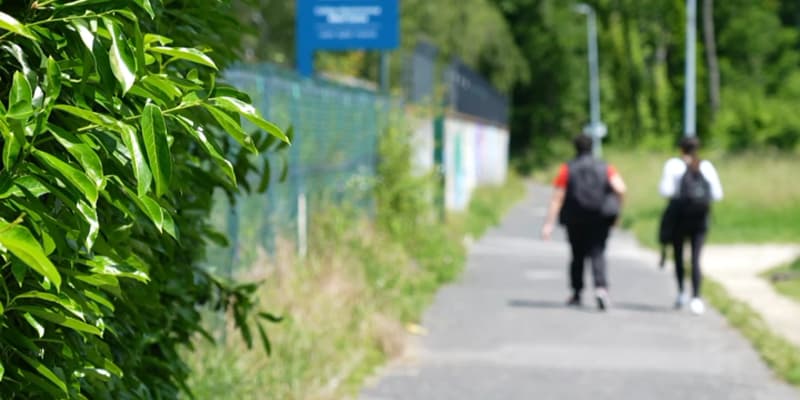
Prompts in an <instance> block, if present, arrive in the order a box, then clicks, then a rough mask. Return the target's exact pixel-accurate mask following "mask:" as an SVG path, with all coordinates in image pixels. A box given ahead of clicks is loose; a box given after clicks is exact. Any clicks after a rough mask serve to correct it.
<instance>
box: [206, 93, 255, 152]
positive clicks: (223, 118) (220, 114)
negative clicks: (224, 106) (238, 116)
mask: <svg viewBox="0 0 800 400" xmlns="http://www.w3.org/2000/svg"><path fill="white" fill-rule="evenodd" d="M204 106H205V109H206V110H208V112H209V113H211V116H213V117H214V119H215V120H217V122H218V123H219V125H220V126H221V127H222V129H223V130H225V132H227V133H228V134H229V135H231V137H233V138H234V139H236V141H237V142H239V144H241V145H242V147H244V148H245V149H247V150H249V151H250V152H252V153H257V152H258V149H256V146H255V145H254V144H253V139H252V138H251V137H250V136H249V135H248V134H247V133H245V131H244V129H242V125H241V124H240V123H239V121H236V120H234V119H233V118H231V116H230V115H228V114H226V113H225V112H224V111H222V110H220V109H218V108H216V107H214V106H212V105H209V104H204Z"/></svg>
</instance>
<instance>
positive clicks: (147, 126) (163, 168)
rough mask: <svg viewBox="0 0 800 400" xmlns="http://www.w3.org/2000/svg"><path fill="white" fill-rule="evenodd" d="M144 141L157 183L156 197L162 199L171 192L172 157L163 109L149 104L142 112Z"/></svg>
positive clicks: (151, 169)
mask: <svg viewBox="0 0 800 400" xmlns="http://www.w3.org/2000/svg"><path fill="white" fill-rule="evenodd" d="M142 139H143V140H144V147H145V149H146V150H147V160H148V161H149V166H150V171H151V172H152V173H153V178H154V180H155V183H156V196H158V197H161V196H163V195H164V194H166V193H167V192H168V191H169V181H170V179H171V177H172V155H171V154H170V151H169V145H168V144H167V126H166V124H165V123H164V116H163V115H162V114H161V109H160V108H158V106H155V105H153V104H148V105H146V106H145V107H144V111H143V112H142Z"/></svg>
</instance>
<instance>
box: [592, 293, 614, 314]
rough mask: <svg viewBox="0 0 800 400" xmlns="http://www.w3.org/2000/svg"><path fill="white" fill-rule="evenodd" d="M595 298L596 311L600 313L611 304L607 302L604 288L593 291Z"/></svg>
mask: <svg viewBox="0 0 800 400" xmlns="http://www.w3.org/2000/svg"><path fill="white" fill-rule="evenodd" d="M595 298H596V299H597V309H598V310H600V311H606V310H607V309H608V307H610V306H611V302H610V301H609V300H608V291H607V290H606V289H604V288H598V289H597V290H595Z"/></svg>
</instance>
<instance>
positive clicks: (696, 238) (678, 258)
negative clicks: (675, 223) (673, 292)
mask: <svg viewBox="0 0 800 400" xmlns="http://www.w3.org/2000/svg"><path fill="white" fill-rule="evenodd" d="M687 237H688V238H689V240H690V241H691V245H692V296H693V297H700V284H701V283H702V273H701V271H700V251H701V250H702V248H703V243H704V242H705V240H706V232H705V230H696V231H694V232H687V233H684V234H682V235H676V238H675V240H674V241H673V242H672V248H673V250H674V251H675V253H674V254H675V276H676V277H677V278H678V290H680V292H681V293H683V277H684V269H683V262H684V261H683V242H684V241H685V240H686V238H687Z"/></svg>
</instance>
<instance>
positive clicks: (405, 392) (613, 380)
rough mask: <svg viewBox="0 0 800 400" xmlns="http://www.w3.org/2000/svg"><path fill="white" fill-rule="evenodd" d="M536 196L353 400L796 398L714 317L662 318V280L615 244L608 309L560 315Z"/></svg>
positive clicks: (637, 253)
mask: <svg viewBox="0 0 800 400" xmlns="http://www.w3.org/2000/svg"><path fill="white" fill-rule="evenodd" d="M548 195H549V191H548V190H547V189H544V188H542V187H538V186H532V187H531V189H530V192H529V195H528V197H527V199H526V200H525V201H523V202H521V203H520V204H519V205H518V206H517V207H516V208H514V209H513V210H512V211H511V213H510V214H509V215H508V216H507V218H506V219H505V221H504V223H503V224H502V225H501V226H500V227H499V228H497V229H494V230H492V231H490V232H489V233H488V234H487V235H486V236H485V237H484V238H483V239H482V240H480V241H479V242H477V243H475V244H474V246H473V247H472V249H471V251H470V257H469V261H468V266H467V270H466V271H465V273H464V275H463V276H462V278H461V279H460V280H459V281H458V282H457V283H455V284H453V285H449V286H447V287H445V288H444V289H443V290H442V291H441V292H440V293H439V295H438V297H437V299H436V301H435V303H434V304H433V306H432V307H431V308H430V310H429V311H428V313H427V314H426V316H425V318H424V320H423V325H424V326H425V328H427V330H428V334H427V335H426V336H422V337H418V338H416V339H415V343H413V344H412V345H411V346H410V351H409V354H408V356H407V357H405V358H404V359H403V360H400V361H398V362H396V363H394V364H393V365H391V366H389V367H387V368H386V369H385V370H384V371H381V372H380V373H379V376H378V377H376V378H375V380H374V381H373V382H371V383H370V384H368V386H367V388H365V389H364V391H363V392H362V394H361V397H360V398H361V400H405V399H408V400H450V399H452V400H473V399H474V400H477V399H498V400H516V399H520V400H523V399H524V400H531V399H543V400H544V399H567V400H579V399H591V400H602V399H636V400H643V399H670V400H671V399H692V400H698V399H727V400H733V399H742V400H745V399H746V400H752V399H765V400H783V399H800V392H798V391H796V390H795V389H793V388H791V387H790V386H788V385H786V384H784V383H782V382H780V381H778V380H777V379H776V378H775V377H774V376H773V375H772V373H771V372H770V371H769V369H768V368H767V367H766V365H765V364H764V363H763V362H762V361H761V359H760V358H759V357H758V355H757V354H756V352H755V351H754V350H753V349H752V347H751V346H750V345H749V343H748V342H746V341H745V339H743V338H742V337H741V336H740V335H739V334H738V333H737V332H736V331H734V330H733V329H732V328H730V327H729V326H728V325H727V323H726V322H725V320H724V319H723V318H722V317H721V316H720V315H719V314H717V313H716V312H714V311H713V310H710V311H709V312H707V313H706V314H705V315H703V316H699V317H698V316H694V315H691V314H690V313H689V312H688V311H682V312H677V311H674V310H672V308H671V305H672V301H673V300H674V294H675V293H674V292H675V289H674V283H673V280H672V275H671V273H670V272H668V270H667V271H660V270H658V269H657V267H656V259H655V256H653V255H652V254H650V253H647V252H644V251H642V250H640V249H639V248H638V247H636V245H635V242H634V241H633V240H632V239H631V238H629V237H626V236H625V235H624V234H621V233H615V234H614V237H613V239H612V242H611V244H610V249H609V267H610V279H611V285H612V287H611V294H612V301H613V303H614V304H613V308H612V309H611V310H610V311H609V312H607V313H600V312H597V311H595V308H594V304H587V306H585V307H584V308H583V309H570V308H566V307H564V306H563V304H564V301H565V300H566V297H567V294H568V293H567V289H566V288H567V281H566V275H567V274H566V264H567V260H568V248H567V246H566V244H565V243H564V241H563V236H562V237H559V238H557V239H556V240H554V241H553V242H542V241H540V240H539V239H538V231H539V228H540V227H541V223H542V220H543V217H544V212H545V209H544V207H545V206H546V204H547V196H548ZM587 273H588V268H587ZM587 278H588V275H587ZM588 294H589V293H586V295H588ZM585 297H588V296H585ZM587 303H588V302H587Z"/></svg>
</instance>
